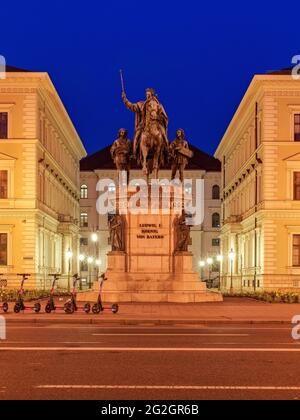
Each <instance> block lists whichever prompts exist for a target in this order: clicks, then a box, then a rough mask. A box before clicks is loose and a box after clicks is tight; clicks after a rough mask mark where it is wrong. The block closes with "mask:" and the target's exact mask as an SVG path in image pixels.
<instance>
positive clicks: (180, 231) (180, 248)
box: [174, 211, 191, 253]
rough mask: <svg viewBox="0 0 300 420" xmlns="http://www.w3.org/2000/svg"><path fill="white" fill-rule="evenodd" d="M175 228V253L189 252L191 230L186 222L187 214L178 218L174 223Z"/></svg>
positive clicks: (183, 213)
mask: <svg viewBox="0 0 300 420" xmlns="http://www.w3.org/2000/svg"><path fill="white" fill-rule="evenodd" d="M174 228H175V253H176V252H188V250H189V245H190V242H191V228H190V226H189V225H188V224H187V222H186V215H185V212H184V211H183V212H182V215H181V216H177V217H176V219H175V221H174Z"/></svg>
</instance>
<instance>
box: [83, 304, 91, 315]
mask: <svg viewBox="0 0 300 420" xmlns="http://www.w3.org/2000/svg"><path fill="white" fill-rule="evenodd" d="M83 310H84V312H85V313H86V314H89V313H90V312H91V305H90V304H89V303H86V304H85V305H84V308H83Z"/></svg>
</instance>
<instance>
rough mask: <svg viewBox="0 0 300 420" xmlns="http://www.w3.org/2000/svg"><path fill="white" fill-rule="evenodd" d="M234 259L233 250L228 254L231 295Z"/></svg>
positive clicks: (231, 291)
mask: <svg viewBox="0 0 300 420" xmlns="http://www.w3.org/2000/svg"><path fill="white" fill-rule="evenodd" d="M234 259H235V253H234V251H233V249H231V251H230V252H229V261H230V293H231V294H233V262H234Z"/></svg>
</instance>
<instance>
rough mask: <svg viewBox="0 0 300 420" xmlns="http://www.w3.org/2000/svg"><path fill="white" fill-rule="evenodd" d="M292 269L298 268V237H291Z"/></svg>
mask: <svg viewBox="0 0 300 420" xmlns="http://www.w3.org/2000/svg"><path fill="white" fill-rule="evenodd" d="M293 267H300V235H293Z"/></svg>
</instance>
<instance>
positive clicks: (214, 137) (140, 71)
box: [0, 0, 300, 153]
mask: <svg viewBox="0 0 300 420" xmlns="http://www.w3.org/2000/svg"><path fill="white" fill-rule="evenodd" d="M297 4H298V5H297ZM299 12H300V3H297V2H292V3H282V2H278V3H276V2H274V1H268V0H267V1H265V0H260V1H258V0H252V1H251V2H231V1H226V2H223V1H222V2H221V1H219V2H218V1H210V2H200V1H199V0H192V1H189V0H186V1H181V2H174V1H170V0H160V1H158V0H151V1H147V0H144V1H141V0H140V1H135V0H134V1H133V0H126V1H125V0H123V1H120V0H114V1H113V0H111V1H110V2H108V1H106V2H104V1H102V0H100V1H99V0H98V1H90V0H85V1H83V2H82V1H80V2H77V1H73V2H70V1H62V0H61V1H57V0H52V1H51V2H48V1H43V2H42V1H40V0H39V1H36V0H27V1H19V0H15V1H12V2H8V1H6V2H2V4H1V11H0V15H1V26H0V28H1V35H2V36H1V48H0V55H4V56H5V57H6V60H7V63H9V64H10V65H13V66H17V67H22V68H26V69H29V70H35V71H47V72H49V73H50V76H51V78H52V80H53V82H54V84H55V86H56V88H57V90H58V92H59V94H60V96H61V97H62V100H63V101H64V103H65V105H66V108H67V110H68V111H69V113H70V116H71V118H72V120H73V122H74V124H75V126H76V128H77V130H78V132H79V135H80V136H81V138H82V140H83V142H84V144H85V146H86V149H87V151H88V152H89V153H92V152H95V151H97V150H99V149H101V148H102V147H104V146H107V145H108V144H110V143H112V141H113V140H114V139H115V138H116V133H117V131H118V129H119V128H120V127H126V128H128V129H129V133H130V136H131V138H132V137H133V126H134V115H133V114H132V113H131V112H130V111H128V110H126V108H125V107H124V105H123V103H122V101H121V87H120V76H119V69H120V67H122V68H123V70H124V77H125V83H126V90H127V96H128V98H129V99H130V100H131V101H138V100H142V99H144V95H145V94H144V90H145V88H147V87H153V88H155V90H156V91H157V93H158V95H159V98H160V100H161V102H162V103H163V104H164V106H165V108H166V111H167V113H168V115H169V119H170V127H169V138H170V140H171V139H173V138H174V136H175V130H176V129H177V128H178V127H181V128H184V129H185V131H186V137H187V140H189V141H190V142H191V143H193V144H194V145H196V146H198V147H199V148H201V149H202V150H204V151H206V152H208V153H214V151H215V149H216V147H217V145H218V143H219V141H220V139H221V138H222V135H223V134H224V131H225V129H226V127H227V125H228V123H229V122H230V120H231V118H232V116H233V113H234V111H235V109H236V107H237V105H238V104H239V102H240V100H241V98H242V96H243V94H244V92H245V90H246V89H247V87H248V85H249V83H250V81H251V79H252V77H253V75H254V74H255V73H265V72H266V71H268V70H274V69H279V68H283V67H289V66H291V58H292V57H293V56H294V55H296V54H300V41H299V40H300V37H299V27H300V13H299Z"/></svg>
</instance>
